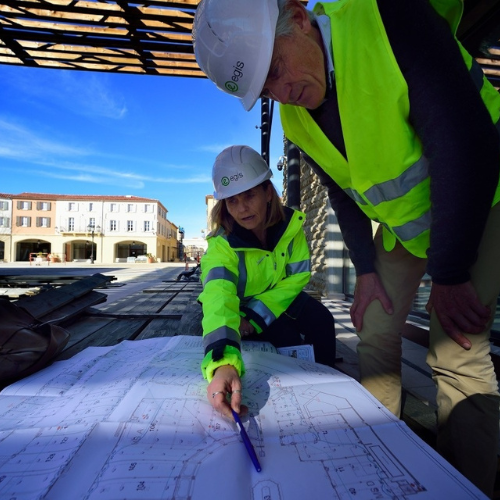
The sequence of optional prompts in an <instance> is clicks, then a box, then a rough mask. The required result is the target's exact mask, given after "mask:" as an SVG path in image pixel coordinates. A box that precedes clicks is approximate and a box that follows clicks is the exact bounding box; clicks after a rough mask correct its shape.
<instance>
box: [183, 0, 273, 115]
mask: <svg viewBox="0 0 500 500" xmlns="http://www.w3.org/2000/svg"><path fill="white" fill-rule="evenodd" d="M277 19H278V1H277V0H252V1H250V0H202V2H201V3H200V4H199V5H198V8H197V10H196V15H195V18H194V22H193V45H194V53H195V56H196V61H197V62H198V65H199V66H200V68H201V69H202V71H203V72H204V73H205V74H206V75H207V76H208V78H210V80H212V81H213V82H214V83H215V85H217V87H218V88H219V89H221V90H223V91H224V92H226V93H228V94H230V95H234V96H236V97H238V98H239V99H240V100H241V103H242V104H243V107H244V108H245V109H246V110H247V111H250V110H251V109H252V108H253V106H254V104H255V103H256V102H257V99H259V97H260V94H261V92H262V89H263V87H264V83H265V82H266V78H267V74H268V72H269V67H270V65H271V57H272V55H273V47H274V35H275V31H276V21H277Z"/></svg>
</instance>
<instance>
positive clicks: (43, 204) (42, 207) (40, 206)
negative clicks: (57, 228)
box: [36, 201, 51, 212]
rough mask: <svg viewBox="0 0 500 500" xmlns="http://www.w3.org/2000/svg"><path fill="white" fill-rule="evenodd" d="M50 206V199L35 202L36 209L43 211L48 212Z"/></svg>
mask: <svg viewBox="0 0 500 500" xmlns="http://www.w3.org/2000/svg"><path fill="white" fill-rule="evenodd" d="M50 208H51V204H50V201H39V202H38V203H37V204H36V209H37V210H43V211H44V212H48V211H49V210H50Z"/></svg>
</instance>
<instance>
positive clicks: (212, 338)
mask: <svg viewBox="0 0 500 500" xmlns="http://www.w3.org/2000/svg"><path fill="white" fill-rule="evenodd" d="M218 340H232V341H233V342H236V343H238V344H239V343H240V341H241V337H240V334H239V333H238V332H236V331H235V330H233V329H232V328H229V327H227V326H221V327H220V328H217V330H214V331H213V332H210V333H207V334H206V335H205V336H204V337H203V348H204V350H205V352H207V347H209V346H210V345H211V344H214V343H215V342H217V341H218Z"/></svg>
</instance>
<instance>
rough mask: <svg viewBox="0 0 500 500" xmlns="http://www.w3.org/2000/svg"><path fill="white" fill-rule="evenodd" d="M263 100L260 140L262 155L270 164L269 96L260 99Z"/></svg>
mask: <svg viewBox="0 0 500 500" xmlns="http://www.w3.org/2000/svg"><path fill="white" fill-rule="evenodd" d="M260 102H261V105H260V107H261V112H262V118H261V120H262V122H261V127H260V132H261V135H260V137H261V141H260V149H261V153H260V154H261V155H262V158H264V160H266V163H267V164H268V165H269V133H270V129H269V128H270V127H269V98H268V97H261V99H260Z"/></svg>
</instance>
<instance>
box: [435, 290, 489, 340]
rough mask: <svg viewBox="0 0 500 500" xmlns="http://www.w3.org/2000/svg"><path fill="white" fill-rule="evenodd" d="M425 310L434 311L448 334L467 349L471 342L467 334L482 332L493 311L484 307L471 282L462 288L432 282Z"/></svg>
mask: <svg viewBox="0 0 500 500" xmlns="http://www.w3.org/2000/svg"><path fill="white" fill-rule="evenodd" d="M425 309H426V310H427V312H428V313H429V314H430V313H431V311H432V310H434V312H435V313H436V315H437V318H438V320H439V322H440V323H441V326H442V327H443V330H444V331H445V333H446V334H447V335H448V336H449V337H450V338H451V339H452V340H453V341H455V342H456V343H457V344H458V345H459V346H461V347H463V348H464V349H466V350H469V349H470V348H471V343H470V340H469V339H467V337H465V335H464V333H469V334H478V333H481V332H483V331H484V330H485V329H486V325H487V324H488V321H489V320H490V317H491V311H490V308H489V307H486V306H484V305H483V304H481V302H480V301H479V299H478V297H477V294H476V290H475V289H474V286H473V285H472V283H471V282H470V281H468V282H467V283H462V284H461V285H437V284H436V283H433V284H432V287H431V294H430V297H429V301H428V302H427V305H426V306H425Z"/></svg>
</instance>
